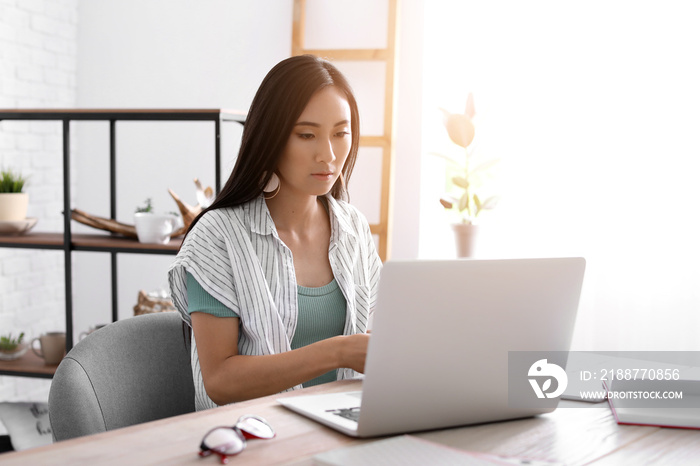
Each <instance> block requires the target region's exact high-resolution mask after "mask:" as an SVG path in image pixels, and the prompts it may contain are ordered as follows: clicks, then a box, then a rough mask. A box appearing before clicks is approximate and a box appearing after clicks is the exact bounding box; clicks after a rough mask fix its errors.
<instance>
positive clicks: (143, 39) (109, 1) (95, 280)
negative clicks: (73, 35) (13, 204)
mask: <svg viewBox="0 0 700 466" xmlns="http://www.w3.org/2000/svg"><path fill="white" fill-rule="evenodd" d="M311 3H313V2H311ZM376 4H377V2H374V3H372V2H370V3H369V4H368V5H366V6H368V7H372V6H373V5H376ZM329 5H331V8H332V7H333V6H341V7H342V6H343V5H345V6H347V5H348V4H344V3H343V2H334V3H333V4H330V3H328V2H321V3H318V4H317V5H315V7H314V5H310V8H316V9H315V10H313V11H317V12H319V10H318V8H322V7H323V8H326V7H328V6H329ZM349 5H353V2H351V3H350V4H349ZM363 11H364V14H366V15H368V17H372V15H371V14H369V13H368V12H367V11H366V9H365V10H360V12H361V13H362V12H363ZM79 13H80V26H79V61H78V89H79V93H78V105H79V106H81V107H103V108H109V107H135V108H147V107H154V108H157V107H165V108H178V107H183V108H207V107H208V108H234V109H242V110H247V108H248V106H249V104H250V102H251V101H252V98H253V95H254V93H255V91H256V90H257V87H258V85H259V84H260V82H261V80H262V78H263V77H264V75H265V74H266V73H267V72H268V71H269V69H270V68H271V67H272V66H273V65H274V64H276V63H277V62H279V61H280V60H282V59H284V58H286V57H288V56H289V55H290V53H291V34H292V1H291V0H274V1H267V2H258V1H253V0H237V1H230V0H207V1H203V2H194V1H186V0H176V1H173V0H149V1H146V2H144V1H140V0H126V1H123V0H120V1H116V0H91V1H82V2H80V3H79ZM320 13H321V15H322V17H323V18H326V19H325V20H326V21H328V22H329V24H332V22H333V21H340V22H341V23H340V24H342V21H343V19H344V17H343V15H342V14H335V13H333V12H332V11H330V12H329V13H328V14H327V15H326V14H325V13H324V12H320ZM421 16H422V0H421V1H414V2H407V5H406V6H405V8H404V20H405V22H406V27H404V28H403V29H402V39H403V40H405V41H406V45H405V46H402V47H401V60H400V63H401V65H400V66H401V68H400V69H399V82H400V84H399V86H400V92H401V93H402V94H405V95H404V96H403V97H400V99H399V112H398V115H400V118H399V127H398V133H399V144H398V145H397V149H398V150H397V169H396V180H397V181H396V186H397V195H396V203H395V207H396V212H397V214H396V215H395V219H394V221H395V227H396V231H395V234H394V237H393V240H394V246H393V257H397V258H399V257H403V258H406V257H416V255H417V242H418V239H417V230H418V229H417V222H418V217H417V215H416V211H415V208H414V207H413V206H415V205H417V200H416V199H417V195H418V194H417V190H416V189H415V187H416V186H417V178H418V175H419V173H418V167H419V161H420V140H419V131H418V128H419V125H420V117H419V113H418V112H419V110H417V108H419V106H420V99H419V98H418V92H419V89H420V84H419V83H420V79H419V76H420V69H421V53H420V51H419V49H420V45H419V44H420V28H416V27H415V26H416V25H420V23H421V21H422V19H421ZM412 23H415V24H412ZM373 24H374V23H372V22H371V21H369V22H365V23H359V24H355V23H353V24H351V25H350V27H349V28H348V27H347V26H346V31H347V32H346V33H345V34H349V35H351V36H352V37H351V39H356V38H357V37H364V36H365V35H366V34H369V33H370V32H372V28H373V27H374V26H373ZM381 26H382V27H384V24H383V23H382V24H381ZM312 28H313V22H310V26H309V29H308V31H309V34H308V36H309V37H310V40H311V39H313V37H314V34H315V33H314V32H313V31H314V30H313V29H312ZM361 28H364V31H365V32H363V30H362V29H361ZM330 29H331V30H336V29H337V30H342V29H343V28H342V27H338V28H335V27H331V28H330ZM382 33H383V32H382ZM339 34H340V33H339ZM370 35H371V34H370ZM374 35H375V36H376V34H374ZM316 37H318V35H317V36H316ZM345 39H347V37H345ZM345 39H343V40H345ZM320 45H322V44H320ZM330 46H334V45H333V44H330ZM414 47H415V48H416V49H414ZM341 69H342V67H341ZM349 78H350V79H351V84H352V85H353V87H355V88H356V90H358V92H361V91H362V89H364V88H367V87H371V85H373V84H374V83H373V82H371V80H372V79H373V78H369V80H370V82H367V79H368V78H367V77H365V78H364V79H365V81H362V79H363V76H362V74H361V73H360V74H359V76H353V75H350V76H349ZM360 103H361V104H362V101H361V102H360ZM369 103H371V102H369ZM368 106H369V105H368ZM361 111H364V112H365V114H364V115H363V120H364V121H365V122H366V121H369V122H371V121H372V119H373V118H374V117H375V115H374V114H373V113H372V111H371V110H361ZM412 112H415V113H412ZM78 126H79V133H78V139H79V144H80V146H79V151H78V152H79V160H78V162H77V165H78V170H79V173H80V176H79V185H78V187H77V193H76V196H77V199H76V203H75V206H76V207H78V208H81V209H83V210H86V211H88V212H91V213H94V214H97V215H108V214H109V200H108V191H107V190H108V187H107V186H108V185H107V182H108V179H107V160H108V152H107V148H108V146H107V144H108V127H107V124H106V123H83V124H80V125H78ZM225 130H226V133H225V134H224V147H223V154H222V160H223V166H222V176H223V178H224V180H225V179H226V178H227V177H228V174H229V172H230V170H231V168H232V167H233V161H234V157H235V155H236V152H237V148H238V141H239V140H238V137H239V134H240V130H239V129H238V127H237V125H235V124H233V123H231V124H227V125H225ZM117 131H118V139H117V158H118V169H117V178H118V181H117V184H118V186H117V189H118V219H120V220H122V221H125V222H129V223H131V222H132V214H133V210H134V208H135V207H136V206H137V205H140V204H142V203H143V201H144V199H145V198H147V197H152V198H153V199H154V202H155V206H156V209H159V210H174V209H175V204H174V202H173V201H172V200H171V199H170V197H169V195H168V194H167V188H169V187H170V188H173V190H174V191H176V192H177V193H179V194H180V195H181V196H182V197H183V198H184V199H185V200H186V201H189V202H191V203H194V202H195V200H194V191H193V185H192V178H193V177H195V176H197V177H199V178H201V179H202V180H203V181H204V182H205V184H209V185H213V183H214V180H213V176H214V173H213V139H212V134H213V126H212V125H211V124H207V123H194V124H192V123H120V124H118V129H117ZM402 191H403V192H402ZM351 192H352V185H351ZM368 215H369V214H368ZM80 228H81V227H80V226H78V228H76V230H79V229H80ZM84 231H88V230H84ZM75 257H76V261H75V262H76V266H75V277H76V283H75V286H74V290H75V308H76V309H75V314H76V315H75V328H76V332H80V331H83V330H85V329H86V328H88V327H89V326H91V325H95V324H98V323H103V322H107V321H108V320H109V315H110V314H109V308H110V301H109V293H110V290H109V259H108V257H107V256H106V255H100V254H88V253H83V254H76V255H75ZM171 261H172V257H171V256H162V257H161V256H136V255H125V254H123V255H120V256H119V262H118V265H119V270H120V273H119V297H118V299H119V313H120V317H122V318H123V317H127V316H129V315H132V307H133V305H134V304H135V300H136V294H137V292H138V290H139V289H144V290H154V289H157V288H160V287H164V286H166V270H167V268H168V265H169V264H170V262H171Z"/></svg>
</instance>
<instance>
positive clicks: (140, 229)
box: [134, 212, 178, 244]
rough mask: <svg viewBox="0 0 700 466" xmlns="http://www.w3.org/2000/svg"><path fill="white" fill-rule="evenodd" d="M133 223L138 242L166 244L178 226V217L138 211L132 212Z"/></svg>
mask: <svg viewBox="0 0 700 466" xmlns="http://www.w3.org/2000/svg"><path fill="white" fill-rule="evenodd" d="M134 223H136V235H137V236H138V238H139V242H141V243H157V244H166V243H167V242H168V241H170V235H171V234H172V233H173V232H174V231H175V229H176V228H177V226H178V218H177V217H175V216H174V215H158V214H151V213H146V212H139V213H136V214H134Z"/></svg>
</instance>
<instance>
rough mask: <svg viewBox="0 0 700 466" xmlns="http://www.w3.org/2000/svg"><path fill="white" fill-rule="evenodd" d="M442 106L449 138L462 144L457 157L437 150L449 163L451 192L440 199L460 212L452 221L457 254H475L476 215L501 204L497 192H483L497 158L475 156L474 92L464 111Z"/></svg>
mask: <svg viewBox="0 0 700 466" xmlns="http://www.w3.org/2000/svg"><path fill="white" fill-rule="evenodd" d="M440 110H442V113H443V125H444V126H445V129H446V130H447V134H448V136H449V137H450V140H451V141H452V142H453V143H454V144H455V145H456V146H458V147H459V148H460V151H458V152H461V155H460V156H459V157H458V158H455V157H450V156H447V155H444V154H435V155H438V156H440V157H442V158H444V159H445V160H447V161H448V162H449V164H448V166H447V176H448V180H449V182H448V185H449V192H448V193H447V194H444V195H443V196H442V197H441V198H440V203H441V204H442V206H443V207H444V208H445V209H447V210H453V211H455V212H456V213H457V214H458V219H459V220H458V222H457V223H453V225H452V228H453V230H454V233H455V240H456V247H457V256H458V257H470V256H472V255H473V249H474V242H475V237H476V231H477V226H476V225H475V223H476V221H477V218H478V217H479V215H480V214H481V213H482V212H484V211H487V210H491V209H493V208H494V207H496V204H498V200H499V198H498V196H493V195H492V196H489V195H485V194H484V193H485V192H486V190H485V189H484V181H486V180H487V179H488V177H489V175H490V170H491V169H492V168H493V167H494V166H495V165H496V164H497V163H498V160H482V161H479V160H477V158H476V157H475V153H474V152H475V151H474V149H473V146H472V142H473V141H474V135H475V128H474V123H473V121H472V120H473V118H474V114H475V113H476V112H475V110H474V96H473V95H472V94H469V97H468V98H467V104H466V107H465V110H464V113H450V112H448V111H447V110H444V109H440Z"/></svg>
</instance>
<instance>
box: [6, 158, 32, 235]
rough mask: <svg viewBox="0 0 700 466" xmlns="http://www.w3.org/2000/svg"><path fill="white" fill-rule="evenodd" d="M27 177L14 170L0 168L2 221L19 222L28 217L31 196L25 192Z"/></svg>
mask: <svg viewBox="0 0 700 466" xmlns="http://www.w3.org/2000/svg"><path fill="white" fill-rule="evenodd" d="M26 181H27V179H26V178H25V177H24V176H22V175H21V174H20V173H15V172H14V171H12V170H4V169H3V170H0V221H6V222H18V221H22V220H25V219H26V218H27V206H28V205H29V196H28V195H27V193H25V192H23V189H24V185H25V183H26Z"/></svg>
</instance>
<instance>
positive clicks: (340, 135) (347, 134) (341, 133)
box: [335, 131, 350, 138]
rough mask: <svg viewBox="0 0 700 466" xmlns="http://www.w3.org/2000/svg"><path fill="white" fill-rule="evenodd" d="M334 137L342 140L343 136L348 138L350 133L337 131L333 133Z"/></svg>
mask: <svg viewBox="0 0 700 466" xmlns="http://www.w3.org/2000/svg"><path fill="white" fill-rule="evenodd" d="M335 135H336V136H337V137H339V138H344V137H345V136H349V135H350V132H349V131H338V132H337V133H335Z"/></svg>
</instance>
